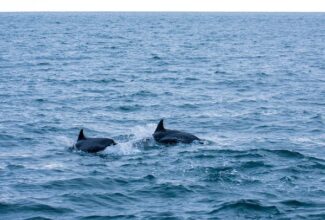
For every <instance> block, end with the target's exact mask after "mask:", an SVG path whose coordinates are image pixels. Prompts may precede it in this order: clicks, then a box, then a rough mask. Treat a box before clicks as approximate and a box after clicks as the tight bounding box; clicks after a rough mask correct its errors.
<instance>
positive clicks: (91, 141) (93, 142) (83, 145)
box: [75, 129, 116, 153]
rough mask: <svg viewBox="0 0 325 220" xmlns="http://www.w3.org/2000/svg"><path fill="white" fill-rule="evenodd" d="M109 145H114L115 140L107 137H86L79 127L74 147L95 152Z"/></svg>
mask: <svg viewBox="0 0 325 220" xmlns="http://www.w3.org/2000/svg"><path fill="white" fill-rule="evenodd" d="M110 145H116V143H115V141H114V140H112V139H109V138H86V136H85V135H84V132H83V129H81V130H80V133H79V136H78V140H77V143H76V144H75V147H76V148H77V149H78V150H81V151H85V152H88V153H97V152H99V151H103V150H105V149H106V147H108V146H110Z"/></svg>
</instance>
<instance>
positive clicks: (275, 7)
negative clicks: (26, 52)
mask: <svg viewBox="0 0 325 220" xmlns="http://www.w3.org/2000/svg"><path fill="white" fill-rule="evenodd" d="M0 11H320V12H325V0H0Z"/></svg>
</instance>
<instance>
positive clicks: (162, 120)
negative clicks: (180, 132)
mask: <svg viewBox="0 0 325 220" xmlns="http://www.w3.org/2000/svg"><path fill="white" fill-rule="evenodd" d="M165 130H166V129H165V128H164V119H161V120H160V122H159V123H158V125H157V128H156V130H155V132H160V131H165Z"/></svg>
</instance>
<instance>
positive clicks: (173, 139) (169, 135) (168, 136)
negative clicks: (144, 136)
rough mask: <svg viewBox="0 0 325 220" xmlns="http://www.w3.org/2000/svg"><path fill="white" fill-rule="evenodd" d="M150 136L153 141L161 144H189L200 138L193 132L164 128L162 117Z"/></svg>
mask: <svg viewBox="0 0 325 220" xmlns="http://www.w3.org/2000/svg"><path fill="white" fill-rule="evenodd" d="M152 136H153V137H154V139H155V141H157V142H158V143H161V144H177V143H184V144H190V143H192V142H193V141H195V140H198V141H200V139H199V138H198V137H196V136H194V135H193V134H190V133H186V132H183V131H177V130H169V129H165V127H164V119H161V120H160V122H159V123H158V125H157V128H156V130H155V132H154V133H153V135H152Z"/></svg>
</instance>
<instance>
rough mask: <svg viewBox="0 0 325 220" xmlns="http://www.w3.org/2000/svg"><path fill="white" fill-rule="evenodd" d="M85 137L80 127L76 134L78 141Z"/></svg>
mask: <svg viewBox="0 0 325 220" xmlns="http://www.w3.org/2000/svg"><path fill="white" fill-rule="evenodd" d="M84 139H86V137H85V135H84V129H81V130H80V132H79V136H78V141H80V140H84Z"/></svg>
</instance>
